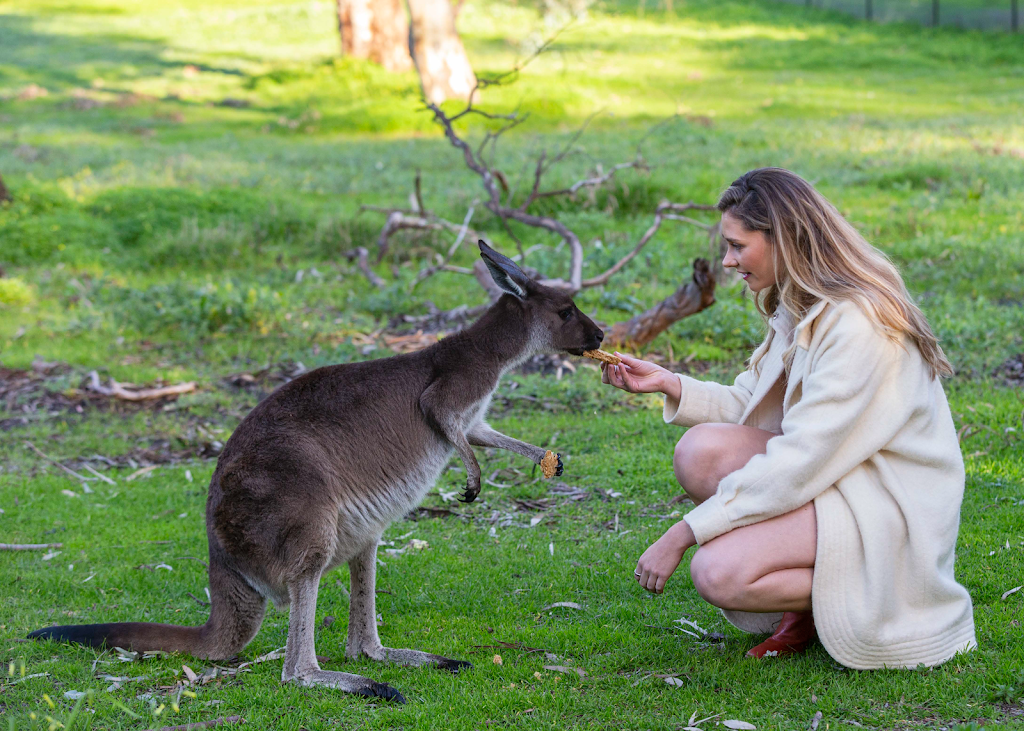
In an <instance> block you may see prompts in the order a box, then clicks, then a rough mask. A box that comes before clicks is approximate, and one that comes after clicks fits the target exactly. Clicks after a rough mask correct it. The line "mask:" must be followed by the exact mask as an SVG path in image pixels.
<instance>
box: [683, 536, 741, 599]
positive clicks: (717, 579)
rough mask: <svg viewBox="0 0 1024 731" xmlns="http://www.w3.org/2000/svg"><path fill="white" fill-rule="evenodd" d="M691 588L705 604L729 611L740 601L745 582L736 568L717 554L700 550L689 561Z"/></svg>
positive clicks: (703, 549)
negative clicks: (692, 587)
mask: <svg viewBox="0 0 1024 731" xmlns="http://www.w3.org/2000/svg"><path fill="white" fill-rule="evenodd" d="M690 577H691V578H692V579H693V586H694V588H695V589H696V590H697V593H698V594H700V595H701V596H702V597H703V598H704V600H705V601H706V602H708V603H709V604H713V605H715V606H716V607H721V608H722V609H731V608H732V607H733V606H735V605H736V604H737V602H738V601H739V600H740V598H741V596H742V593H743V588H744V586H745V582H744V581H743V579H742V577H741V572H739V571H738V570H737V567H735V566H732V565H731V562H730V561H728V559H727V558H726V557H725V556H722V555H720V554H719V552H717V551H715V550H713V549H710V548H701V549H699V550H698V551H697V553H695V554H694V556H693V559H692V560H691V561H690Z"/></svg>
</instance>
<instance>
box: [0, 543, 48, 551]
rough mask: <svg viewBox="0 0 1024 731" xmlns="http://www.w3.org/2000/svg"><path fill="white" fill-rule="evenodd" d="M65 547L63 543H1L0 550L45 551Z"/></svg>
mask: <svg viewBox="0 0 1024 731" xmlns="http://www.w3.org/2000/svg"><path fill="white" fill-rule="evenodd" d="M63 547H64V544H63V543H0V551H44V550H46V549H47V548H63Z"/></svg>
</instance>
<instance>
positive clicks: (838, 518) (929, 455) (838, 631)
mask: <svg viewBox="0 0 1024 731" xmlns="http://www.w3.org/2000/svg"><path fill="white" fill-rule="evenodd" d="M718 208H719V210H720V211H721V212H722V235H723V236H724V237H725V239H726V241H727V242H728V251H727V253H726V256H725V260H724V261H723V264H724V265H725V266H727V267H730V268H734V269H736V270H737V271H738V273H739V274H740V276H741V277H743V279H744V280H745V281H746V283H747V285H748V286H749V288H750V290H751V291H752V292H753V293H754V298H755V302H756V303H757V307H758V310H759V311H760V312H761V314H762V315H763V316H764V317H765V318H766V320H767V322H768V325H769V327H768V334H767V337H766V338H765V341H764V342H763V343H762V344H761V346H760V347H759V348H758V349H757V350H756V351H755V352H754V354H753V356H752V358H751V361H750V366H749V368H748V370H746V371H745V372H743V373H742V374H740V375H739V377H737V378H736V381H735V383H734V384H733V385H732V386H725V385H720V384H717V383H708V382H702V381H697V380H695V379H692V378H689V377H687V376H683V375H678V374H672V373H670V372H669V371H667V370H665V369H663V368H661V367H659V366H657V365H655V364H653V363H648V362H646V361H642V360H638V359H636V358H630V357H628V356H622V360H623V362H622V364H621V365H618V366H607V367H605V368H604V373H603V380H604V381H605V382H606V383H610V384H612V385H613V386H617V387H618V388H621V389H624V390H626V391H631V392H643V393H654V392H660V393H664V394H665V413H664V418H665V421H666V422H667V423H671V424H677V425H679V426H686V427H692V428H690V429H689V430H688V431H687V432H686V433H685V434H684V435H683V437H682V439H680V440H679V443H678V445H677V446H676V450H675V457H674V460H673V464H674V467H675V474H676V477H677V479H678V480H679V483H680V485H682V487H683V489H684V490H685V491H686V493H687V494H688V495H689V496H690V498H692V500H693V502H694V504H695V505H696V506H697V507H696V508H694V509H693V510H692V511H691V512H690V513H688V514H687V515H685V516H684V518H683V520H682V521H680V522H679V523H676V524H675V525H674V526H672V527H671V528H670V529H669V530H668V531H667V532H666V533H665V534H664V535H663V536H662V537H661V538H660V539H658V541H656V542H655V543H654V544H653V545H651V546H650V547H649V548H648V549H647V550H646V551H645V552H644V554H643V555H642V556H641V557H640V560H639V562H638V563H637V567H636V571H635V575H636V579H637V581H638V582H639V583H640V585H641V586H643V587H644V588H645V589H647V590H648V591H651V592H655V593H661V591H662V590H663V588H664V586H665V582H666V581H667V580H668V578H669V577H670V576H672V573H673V572H674V571H675V569H676V567H677V566H678V565H679V563H680V561H681V559H682V556H683V554H684V552H685V551H686V550H687V549H689V548H690V547H691V546H694V545H699V550H698V551H697V553H696V554H695V555H694V557H693V560H692V561H691V564H690V573H691V575H692V577H693V583H694V586H695V587H696V589H697V591H698V593H699V594H700V595H701V596H702V597H704V598H705V599H706V600H707V601H708V602H710V603H711V604H714V605H716V606H718V607H720V608H722V610H723V613H724V614H725V616H726V618H728V619H729V621H730V622H732V623H733V624H734V625H736V626H737V627H739V628H740V629H742V630H746V631H748V632H774V633H773V634H772V636H771V637H770V638H769V639H768V640H767V641H765V642H763V643H762V644H760V645H758V646H757V647H755V648H753V649H752V650H750V651H749V652H748V653H747V654H749V655H753V656H755V657H764V656H776V655H784V654H790V653H794V652H801V651H803V649H804V648H805V647H806V646H807V644H808V643H809V642H810V641H811V640H812V639H813V637H814V635H815V632H816V633H817V636H818V637H820V639H821V641H822V643H823V644H824V646H825V649H826V650H828V652H829V654H830V655H831V656H832V657H833V658H835V659H836V660H837V661H839V662H841V663H842V664H843V665H846V666H848V667H851V668H858V669H868V668H880V667H915V666H917V665H918V664H921V663H923V664H924V665H928V666H932V665H938V664H940V663H942V662H944V661H946V660H948V659H950V658H951V657H952V656H953V655H955V654H956V653H957V652H961V651H965V650H969V649H971V648H973V647H975V646H976V642H975V638H974V620H973V616H972V608H971V599H970V596H969V595H968V593H967V590H966V589H964V587H963V586H961V585H960V584H958V583H957V582H956V580H955V578H954V576H953V560H954V552H955V547H956V537H957V530H958V527H959V521H960V504H961V501H962V499H963V490H964V466H963V459H962V457H961V454H960V448H959V445H958V443H957V437H956V430H955V428H954V426H953V420H952V417H951V415H950V412H949V405H948V404H947V402H946V397H945V394H944V393H943V390H942V386H941V384H940V382H939V378H940V377H942V376H949V375H951V374H952V367H951V366H950V364H949V361H947V360H946V357H945V355H944V354H943V352H942V350H941V348H940V347H939V345H938V343H937V341H936V339H935V336H934V335H933V334H932V331H931V329H930V328H929V326H928V323H927V322H926V321H925V318H924V316H923V315H922V313H921V311H920V310H919V309H918V308H917V307H916V306H915V305H914V304H913V302H911V300H910V297H909V295H908V294H907V290H906V288H905V286H904V284H903V281H902V279H901V278H900V275H899V273H898V272H897V271H896V269H895V267H893V266H892V264H890V263H889V261H888V260H887V259H886V258H885V257H884V255H882V254H881V253H880V252H879V251H877V250H876V249H874V248H873V247H872V246H870V245H869V244H868V243H867V242H866V241H865V240H864V238H863V237H861V236H860V234H858V233H857V231H856V230H855V229H854V228H853V226H851V225H850V224H849V223H848V222H847V221H846V220H845V219H844V218H843V217H842V216H841V215H840V214H839V212H838V211H837V210H836V209H835V207H834V206H833V205H832V204H831V203H829V202H828V201H827V200H826V199H825V198H824V197H823V196H822V195H821V194H819V193H818V192H817V191H816V190H814V188H813V187H812V186H811V185H810V184H809V183H807V182H806V181H805V180H803V179H802V178H800V177H799V176H797V175H795V174H794V173H791V172H789V171H787V170H782V169H780V168H763V169H759V170H753V171H751V172H749V173H747V174H746V175H744V176H743V177H741V178H739V179H738V180H736V181H735V182H734V183H733V184H732V186H731V187H730V188H729V189H728V190H726V191H725V193H724V194H723V195H722V198H721V200H720V201H719V203H718Z"/></svg>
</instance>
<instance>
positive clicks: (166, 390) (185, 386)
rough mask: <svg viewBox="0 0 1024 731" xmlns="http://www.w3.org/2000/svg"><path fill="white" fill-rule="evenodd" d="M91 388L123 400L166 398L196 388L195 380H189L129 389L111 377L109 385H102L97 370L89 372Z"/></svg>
mask: <svg viewBox="0 0 1024 731" xmlns="http://www.w3.org/2000/svg"><path fill="white" fill-rule="evenodd" d="M89 390H90V391H93V392H95V393H98V394H101V395H103V396H110V397H112V398H119V399H121V400H122V401H149V400H151V399H158V398H166V397H167V396H180V395H181V394H183V393H191V392H192V391H195V390H196V384H195V381H187V382H185V383H179V384H177V385H174V386H163V387H162V388H140V389H137V390H129V389H127V388H125V387H124V386H122V385H121V384H120V383H118V382H117V381H115V380H114V379H113V378H111V379H110V385H109V386H102V385H100V376H99V374H98V373H97V372H96V371H91V372H90V373H89Z"/></svg>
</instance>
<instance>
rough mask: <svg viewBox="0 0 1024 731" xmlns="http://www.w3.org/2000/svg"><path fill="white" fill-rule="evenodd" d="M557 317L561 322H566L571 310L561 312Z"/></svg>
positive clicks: (570, 315)
mask: <svg viewBox="0 0 1024 731" xmlns="http://www.w3.org/2000/svg"><path fill="white" fill-rule="evenodd" d="M558 316H559V317H561V318H562V319H563V320H568V319H569V318H570V317H572V310H571V309H569V310H562V311H561V312H559V313H558Z"/></svg>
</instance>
